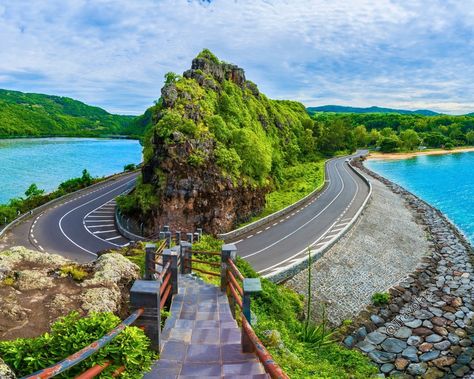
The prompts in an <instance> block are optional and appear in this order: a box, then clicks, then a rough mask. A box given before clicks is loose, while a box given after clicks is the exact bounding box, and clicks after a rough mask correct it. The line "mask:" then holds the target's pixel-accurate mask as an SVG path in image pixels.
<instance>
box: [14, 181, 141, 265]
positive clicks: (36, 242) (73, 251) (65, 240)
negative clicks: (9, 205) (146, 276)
mask: <svg viewBox="0 0 474 379" xmlns="http://www.w3.org/2000/svg"><path fill="white" fill-rule="evenodd" d="M137 176H138V173H131V174H129V175H124V176H121V177H119V178H116V179H113V180H109V181H106V182H104V183H101V184H99V185H97V186H94V187H91V188H90V189H89V190H86V191H83V192H79V193H76V194H73V195H72V196H71V197H68V198H67V199H65V200H64V201H63V202H61V203H59V204H57V205H55V206H53V207H51V208H49V209H48V210H46V211H45V212H43V213H41V214H39V215H38V216H35V217H34V218H32V219H30V220H28V221H26V222H24V223H22V224H20V225H18V226H17V227H15V228H14V229H13V230H12V231H11V232H10V233H9V234H10V235H7V242H8V245H10V246H14V245H22V246H26V247H29V248H32V247H33V248H35V249H36V250H40V251H46V252H49V253H58V254H61V255H63V256H65V257H67V258H70V259H73V260H75V261H78V262H87V261H91V260H93V259H95V258H96V257H97V252H99V251H102V250H106V249H112V248H117V247H120V246H123V245H125V244H127V243H128V240H127V239H125V238H124V237H122V236H120V234H119V233H118V231H117V230H116V228H115V223H114V215H113V212H114V207H115V202H114V199H115V198H116V197H117V196H118V195H120V194H122V193H123V192H125V191H126V190H128V189H130V188H132V187H133V186H134V185H135V181H136V178H137Z"/></svg>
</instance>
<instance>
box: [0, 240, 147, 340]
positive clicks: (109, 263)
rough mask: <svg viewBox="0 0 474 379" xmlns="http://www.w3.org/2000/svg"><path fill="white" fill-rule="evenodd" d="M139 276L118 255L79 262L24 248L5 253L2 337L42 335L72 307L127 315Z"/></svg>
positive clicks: (0, 264)
mask: <svg viewBox="0 0 474 379" xmlns="http://www.w3.org/2000/svg"><path fill="white" fill-rule="evenodd" d="M139 274H140V270H139V268H138V266H137V265H135V264H133V263H132V262H130V261H129V260H128V259H126V258H125V257H123V256H122V255H120V254H117V253H109V254H104V255H102V256H100V257H99V258H98V259H97V260H96V261H94V262H91V263H88V264H85V265H76V264H74V263H73V262H71V261H68V260H67V259H65V258H63V257H61V256H59V255H55V254H47V253H40V252H37V251H32V250H28V249H26V248H24V247H14V248H11V249H10V250H7V251H3V252H0V302H1V304H2V306H1V308H0V339H14V338H17V337H33V336H37V335H39V334H41V333H44V332H46V331H47V330H48V329H49V326H50V324H51V323H52V322H53V321H54V320H56V319H57V318H58V317H60V316H64V315H66V314H68V313H70V312H71V311H73V310H76V311H78V312H80V313H82V314H87V313H89V312H91V311H98V312H100V311H110V312H114V313H117V314H122V313H125V312H126V311H127V310H126V309H125V308H126V307H125V304H126V302H127V300H128V299H127V296H128V289H129V287H130V286H131V284H132V282H133V280H134V279H137V278H138V277H139Z"/></svg>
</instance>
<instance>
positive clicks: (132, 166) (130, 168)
mask: <svg viewBox="0 0 474 379" xmlns="http://www.w3.org/2000/svg"><path fill="white" fill-rule="evenodd" d="M136 169H137V166H136V165H135V164H134V163H129V164H126V165H125V166H123V171H133V170H136Z"/></svg>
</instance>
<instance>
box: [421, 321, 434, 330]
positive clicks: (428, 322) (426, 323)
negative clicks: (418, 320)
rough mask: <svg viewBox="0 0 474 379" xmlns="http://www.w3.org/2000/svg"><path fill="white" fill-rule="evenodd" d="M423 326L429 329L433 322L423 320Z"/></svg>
mask: <svg viewBox="0 0 474 379" xmlns="http://www.w3.org/2000/svg"><path fill="white" fill-rule="evenodd" d="M423 326H424V327H426V328H430V329H431V328H432V327H433V324H432V323H431V321H430V320H425V321H423Z"/></svg>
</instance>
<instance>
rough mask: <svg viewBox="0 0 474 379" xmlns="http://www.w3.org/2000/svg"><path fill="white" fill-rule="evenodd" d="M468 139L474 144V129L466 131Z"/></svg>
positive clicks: (468, 141) (469, 142)
mask: <svg viewBox="0 0 474 379" xmlns="http://www.w3.org/2000/svg"><path fill="white" fill-rule="evenodd" d="M466 140H467V143H468V144H469V145H474V130H471V131H469V132H467V133H466Z"/></svg>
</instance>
